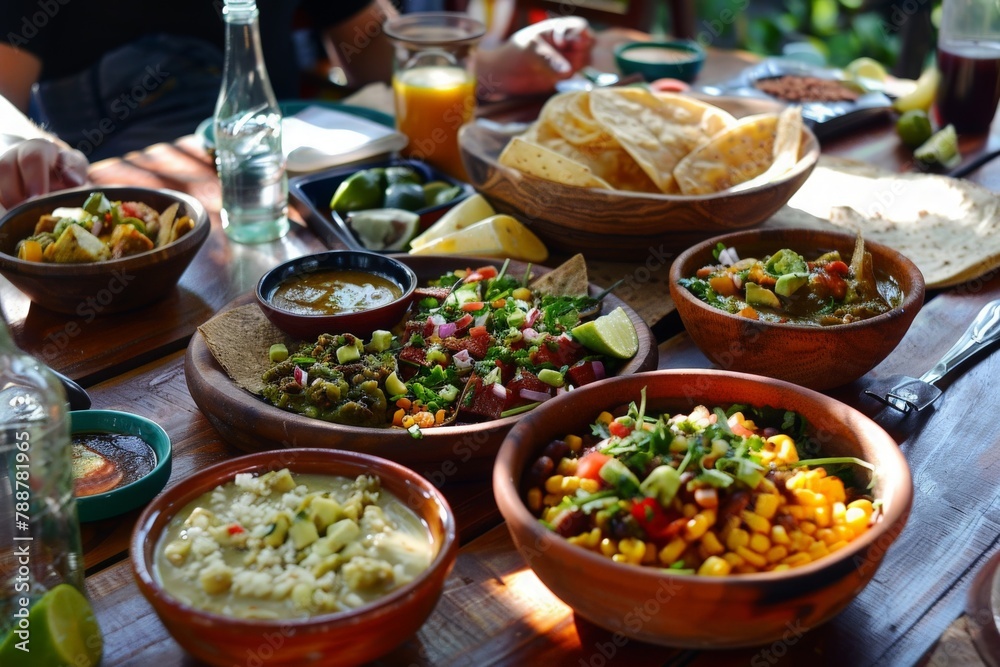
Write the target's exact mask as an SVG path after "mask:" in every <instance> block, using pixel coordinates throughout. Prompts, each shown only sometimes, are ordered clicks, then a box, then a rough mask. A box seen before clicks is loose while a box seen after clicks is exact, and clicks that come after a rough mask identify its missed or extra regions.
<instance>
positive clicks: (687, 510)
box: [681, 503, 698, 519]
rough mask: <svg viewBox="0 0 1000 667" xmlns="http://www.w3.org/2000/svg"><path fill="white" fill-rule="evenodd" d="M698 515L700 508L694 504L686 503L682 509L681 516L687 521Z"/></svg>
mask: <svg viewBox="0 0 1000 667" xmlns="http://www.w3.org/2000/svg"><path fill="white" fill-rule="evenodd" d="M697 513H698V506H697V505H695V504H694V503H684V505H683V507H681V514H683V515H684V518H685V519H690V518H691V517H693V516H694V515H695V514H697Z"/></svg>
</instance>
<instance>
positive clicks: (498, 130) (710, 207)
mask: <svg viewBox="0 0 1000 667" xmlns="http://www.w3.org/2000/svg"><path fill="white" fill-rule="evenodd" d="M706 99H707V101H709V102H710V103H712V104H715V105H716V106H719V107H722V108H724V109H726V110H727V111H729V112H730V113H732V114H733V115H734V116H736V117H742V116H746V115H750V114H756V113H770V112H774V111H777V110H780V109H781V108H782V107H781V106H780V105H776V104H775V103H773V102H771V101H767V100H757V99H737V98H710V99H709V98H706ZM522 129H523V128H522ZM511 136H512V134H511V132H509V131H508V130H507V129H505V128H503V127H502V126H497V125H495V124H490V123H484V122H481V121H477V122H475V123H467V124H466V125H464V126H462V129H461V130H460V131H459V145H460V148H461V151H462V160H463V161H464V163H465V168H466V171H467V173H468V174H469V181H470V182H471V183H472V184H473V185H474V186H475V187H476V189H477V190H479V191H480V192H481V193H482V195H483V196H484V197H486V199H487V200H489V202H490V204H491V205H492V206H493V208H495V209H496V211H497V212H498V213H506V214H508V215H512V216H514V217H515V218H517V219H519V220H520V221H521V222H523V223H525V224H526V225H527V226H528V227H529V228H530V229H531V231H532V232H534V233H535V234H536V235H537V236H538V237H539V238H541V239H542V241H544V242H545V245H546V247H548V249H549V251H550V252H552V253H553V254H566V255H570V254H574V253H577V252H582V253H583V254H584V255H586V257H587V258H588V259H606V260H616V261H628V262H635V261H636V255H637V253H638V254H639V255H643V256H645V255H651V256H654V257H655V256H656V254H657V253H659V254H673V253H679V252H681V251H683V250H684V249H686V248H687V247H689V246H690V245H692V244H694V243H698V242H699V241H702V240H704V239H706V238H708V237H710V236H715V235H717V234H722V233H725V232H729V231H735V230H738V229H747V228H751V227H756V226H757V225H760V224H762V223H763V222H764V221H765V220H767V219H768V218H770V217H771V216H772V215H774V213H776V212H777V211H778V209H780V208H781V207H782V206H784V205H785V203H786V202H788V200H789V199H790V198H791V197H792V195H793V194H795V192H796V191H797V190H798V189H799V188H800V187H801V186H802V184H803V183H804V182H805V180H806V178H808V177H809V174H810V173H812V170H813V168H814V167H815V166H816V161H817V160H818V159H819V142H818V141H817V140H816V137H815V135H814V134H813V133H812V131H811V130H810V129H809V128H804V129H803V130H802V144H801V147H800V150H799V159H798V162H796V164H795V166H794V167H793V168H792V169H791V170H790V171H789V172H788V173H786V174H785V175H784V176H782V177H781V178H779V179H778V180H775V181H771V182H769V183H765V184H762V185H759V186H756V187H750V188H747V189H746V190H741V191H738V192H729V193H726V192H722V193H717V194H711V195H696V196H685V195H667V194H655V193H646V192H628V191H624V190H606V189H598V188H580V187H574V186H570V185H563V184H562V183H556V182H554V181H549V180H546V179H543V178H539V177H537V176H532V175H530V174H524V173H521V172H520V171H519V170H516V169H512V168H510V167H507V166H504V165H502V164H500V163H499V161H498V158H499V156H500V153H501V151H502V150H503V148H504V146H506V145H507V142H508V141H510V138H511Z"/></svg>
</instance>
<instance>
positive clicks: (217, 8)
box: [0, 0, 372, 98]
mask: <svg viewBox="0 0 1000 667" xmlns="http://www.w3.org/2000/svg"><path fill="white" fill-rule="evenodd" d="M371 2H372V0H301V1H300V2H296V1H294V0H258V1H257V6H258V8H259V9H260V33H261V45H262V48H263V50H264V61H265V63H266V64H267V69H268V74H269V75H270V78H271V84H272V86H273V87H274V92H275V94H276V95H277V96H278V97H279V98H294V97H297V96H298V90H299V88H298V80H299V71H298V66H297V63H296V60H295V52H294V49H293V46H292V26H293V20H294V19H295V18H296V12H297V11H298V10H299V9H301V10H302V11H303V12H304V15H305V16H306V17H308V21H309V24H310V25H311V26H314V27H316V28H317V29H323V28H325V27H327V26H330V25H334V24H336V23H338V22H339V21H342V20H344V19H347V18H349V17H350V16H353V15H354V14H356V13H357V12H359V11H361V10H362V9H364V8H365V7H367V6H368V5H370V4H371ZM222 6H223V3H222V0H170V1H169V2H167V1H166V0H99V1H95V0H2V1H0V38H2V39H3V41H4V42H6V43H8V44H10V45H11V46H14V47H16V48H20V49H23V50H25V51H29V52H31V53H33V54H34V55H36V56H38V58H39V59H41V61H42V74H41V80H42V81H47V80H54V79H60V78H62V77H65V76H69V75H73V74H76V73H78V72H80V71H82V70H85V69H87V68H88V67H90V66H91V65H93V64H95V63H96V62H97V61H98V60H99V59H100V58H101V56H103V55H104V54H105V53H107V52H108V51H110V50H112V49H114V48H115V47H117V46H119V45H121V44H122V43H124V42H128V41H130V40H132V39H134V38H136V37H140V36H142V35H150V34H157V33H167V34H177V35H184V36H189V37H196V38H199V39H202V40H204V41H206V42H209V43H211V44H214V45H216V46H217V47H218V48H219V49H220V51H221V49H222V47H223V45H224V41H225V32H224V29H223V23H222Z"/></svg>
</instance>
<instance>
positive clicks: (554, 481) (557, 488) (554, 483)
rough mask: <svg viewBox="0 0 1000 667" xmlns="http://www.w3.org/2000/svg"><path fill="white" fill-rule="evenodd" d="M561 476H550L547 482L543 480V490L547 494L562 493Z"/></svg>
mask: <svg viewBox="0 0 1000 667" xmlns="http://www.w3.org/2000/svg"><path fill="white" fill-rule="evenodd" d="M562 481H563V476H562V475H552V477H549V478H548V479H547V480H545V490H546V491H547V492H549V493H553V494H556V493H560V492H561V491H562Z"/></svg>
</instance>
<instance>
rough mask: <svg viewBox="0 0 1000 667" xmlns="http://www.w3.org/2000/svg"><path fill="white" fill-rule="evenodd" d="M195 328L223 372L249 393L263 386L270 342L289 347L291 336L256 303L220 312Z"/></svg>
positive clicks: (269, 364) (290, 347)
mask: <svg viewBox="0 0 1000 667" xmlns="http://www.w3.org/2000/svg"><path fill="white" fill-rule="evenodd" d="M198 331H199V332H201V335H202V336H203V337H204V338H205V344H206V345H207V346H208V349H209V350H210V351H211V352H212V356H214V357H215V360H216V361H218V362H219V365H220V366H222V369H223V370H224V371H226V374H227V375H229V377H230V378H232V380H233V382H235V383H236V385H237V386H239V387H242V388H243V389H246V390H247V391H249V392H250V393H251V394H257V395H260V393H261V391H262V390H263V388H264V380H263V379H262V378H263V375H264V372H265V371H266V370H268V369H269V368H270V367H271V363H270V356H269V352H270V349H271V345H273V344H274V343H285V345H287V346H288V349H289V350H291V349H292V342H293V341H292V339H291V338H289V337H288V335H287V334H286V333H284V332H283V331H282V330H281V329H279V328H278V327H276V326H275V325H273V324H271V321H270V320H269V319H267V317H265V316H264V313H262V312H261V310H260V308H259V307H258V306H257V304H255V303H251V304H247V305H245V306H240V307H238V308H233V309H231V310H227V311H225V312H222V313H219V314H218V315H216V316H215V317H213V318H212V319H210V320H208V321H207V322H205V323H204V324H202V325H201V326H200V327H198Z"/></svg>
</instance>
